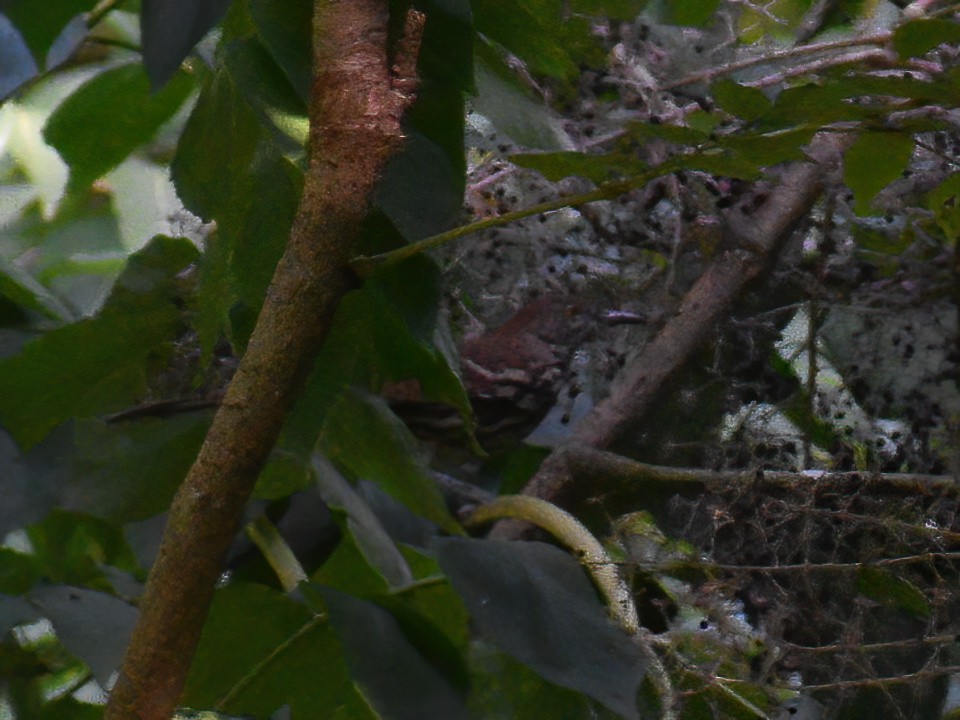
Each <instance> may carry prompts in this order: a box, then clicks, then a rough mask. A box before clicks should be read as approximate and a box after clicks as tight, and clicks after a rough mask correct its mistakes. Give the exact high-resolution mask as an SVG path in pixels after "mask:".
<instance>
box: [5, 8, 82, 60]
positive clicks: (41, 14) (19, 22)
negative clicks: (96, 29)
mask: <svg viewBox="0 0 960 720" xmlns="http://www.w3.org/2000/svg"><path fill="white" fill-rule="evenodd" d="M94 5H95V3H94V2H93V1H92V0H57V2H43V3H32V2H10V1H9V0H7V1H5V2H3V3H2V7H0V9H2V11H3V13H4V15H6V16H7V18H8V19H9V20H10V22H11V23H13V25H14V26H16V28H17V30H19V31H20V34H21V35H23V39H24V40H25V41H26V43H27V45H28V46H29V47H30V50H31V51H32V53H33V57H34V58H36V59H37V60H38V61H39V60H42V59H43V58H45V57H46V56H47V53H48V52H49V51H50V46H51V45H53V42H54V40H56V39H57V37H58V36H59V35H60V33H61V32H62V31H63V29H64V27H65V26H66V25H67V23H69V22H70V20H71V19H72V18H73V17H74V16H75V15H78V14H79V13H83V12H86V11H88V10H90V9H91V8H92V7H93V6H94ZM38 64H40V65H42V63H38Z"/></svg>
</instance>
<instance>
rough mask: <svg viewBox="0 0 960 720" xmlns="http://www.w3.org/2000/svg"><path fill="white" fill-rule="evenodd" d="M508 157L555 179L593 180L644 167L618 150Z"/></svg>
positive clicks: (598, 180) (612, 178)
mask: <svg viewBox="0 0 960 720" xmlns="http://www.w3.org/2000/svg"><path fill="white" fill-rule="evenodd" d="M510 161H511V162H513V163H515V164H517V165H519V166H520V167H527V168H530V169H532V170H536V171H537V172H538V173H540V174H541V175H543V176H544V177H545V178H547V180H551V181H553V182H556V181H557V180H562V179H563V178H566V177H570V176H571V175H579V176H580V177H584V178H587V179H588V180H592V181H593V182H595V183H602V182H606V181H607V180H615V179H618V178H621V177H624V176H630V175H636V174H638V173H640V172H643V170H645V169H646V167H645V166H644V164H643V163H642V162H640V161H639V160H637V159H636V158H633V157H629V156H626V155H624V154H622V153H610V154H607V155H588V154H587V153H579V152H573V151H565V152H555V153H537V154H519V155H511V156H510Z"/></svg>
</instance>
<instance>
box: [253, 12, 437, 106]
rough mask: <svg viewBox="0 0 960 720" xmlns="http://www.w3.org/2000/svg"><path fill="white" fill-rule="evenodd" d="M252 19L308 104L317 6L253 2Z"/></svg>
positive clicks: (294, 86)
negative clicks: (314, 20)
mask: <svg viewBox="0 0 960 720" xmlns="http://www.w3.org/2000/svg"><path fill="white" fill-rule="evenodd" d="M250 16H251V17H252V18H253V21H254V23H256V25H257V27H258V28H259V30H260V40H261V41H262V42H263V44H264V45H265V46H266V48H267V50H268V51H269V52H270V55H271V56H273V59H274V61H276V63H277V65H279V66H280V68H281V69H282V70H283V73H284V74H285V75H286V76H287V80H288V81H289V82H290V84H291V85H292V86H293V88H294V89H295V90H296V91H297V94H298V95H299V96H300V98H301V99H302V100H303V101H304V102H307V100H309V98H310V78H311V68H312V66H313V53H312V51H311V39H312V34H313V33H312V30H313V6H312V5H311V4H310V3H305V2H302V1H301V0H250ZM431 19H432V16H431Z"/></svg>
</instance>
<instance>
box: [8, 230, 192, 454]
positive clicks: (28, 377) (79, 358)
mask: <svg viewBox="0 0 960 720" xmlns="http://www.w3.org/2000/svg"><path fill="white" fill-rule="evenodd" d="M196 257H197V250H196V248H195V247H194V246H193V245H192V244H191V243H190V242H189V241H187V240H184V239H172V238H165V237H162V236H159V237H157V238H155V239H154V240H153V241H151V243H150V244H148V245H147V246H146V247H145V248H144V249H143V250H141V251H140V252H139V253H137V254H136V255H132V256H131V257H130V260H129V261H128V263H127V267H126V269H125V270H124V272H123V274H122V275H121V276H120V277H119V278H118V280H117V282H116V285H115V286H114V290H113V293H112V294H111V296H110V298H109V299H108V301H107V303H106V305H105V306H104V309H103V310H102V311H101V313H100V314H99V315H98V316H97V317H95V318H92V319H89V320H82V321H80V322H78V323H74V324H73V325H67V326H65V327H62V328H58V329H57V330H53V331H52V332H49V333H47V334H46V335H44V336H43V337H41V338H39V339H37V340H34V341H33V342H31V343H28V344H27V345H26V346H24V348H23V350H21V352H19V353H18V354H16V355H14V356H12V357H9V358H6V359H4V360H0V419H2V421H3V423H4V426H5V427H6V429H7V430H8V431H9V432H10V433H11V434H12V435H13V436H14V438H16V440H17V441H18V442H19V443H20V444H21V446H23V447H25V448H26V447H30V446H31V445H33V444H35V443H36V442H37V441H39V440H40V439H41V438H42V437H43V436H44V435H46V434H47V432H49V430H50V429H51V428H53V427H54V426H55V425H57V424H59V423H61V422H63V421H64V420H66V419H67V418H70V417H85V416H90V415H93V414H96V413H106V412H110V411H112V410H118V409H120V408H121V407H122V406H123V405H125V404H126V403H129V402H131V401H132V400H133V399H134V398H136V397H137V396H138V395H140V394H141V393H142V392H143V390H144V387H145V379H146V370H147V368H148V366H149V365H150V361H151V360H152V361H154V362H156V361H157V360H159V359H161V358H162V357H163V356H165V355H166V354H167V352H168V344H169V343H170V342H171V341H172V340H173V338H174V335H175V331H176V328H177V324H178V321H179V319H180V312H179V311H178V310H177V308H176V306H175V305H174V304H173V300H174V297H175V295H176V291H177V290H176V280H175V276H176V275H177V274H178V273H179V272H181V271H182V270H183V269H184V267H186V266H187V265H188V264H189V263H190V262H192V261H194V260H195V259H196Z"/></svg>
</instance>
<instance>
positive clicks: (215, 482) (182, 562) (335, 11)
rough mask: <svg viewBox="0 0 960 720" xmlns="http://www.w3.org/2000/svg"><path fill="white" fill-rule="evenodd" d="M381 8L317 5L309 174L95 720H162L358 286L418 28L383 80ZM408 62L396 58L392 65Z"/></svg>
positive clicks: (412, 23)
mask: <svg viewBox="0 0 960 720" xmlns="http://www.w3.org/2000/svg"><path fill="white" fill-rule="evenodd" d="M387 8H388V4H387V2H386V0H315V3H314V18H313V46H314V57H313V62H314V77H313V85H312V89H311V99H310V107H309V114H310V165H309V169H308V171H307V175H306V178H305V184H304V191H303V197H302V199H301V202H300V207H299V209H298V212H297V216H296V218H295V220H294V223H293V227H292V229H291V232H290V239H289V241H288V243H287V249H286V251H285V253H284V255H283V257H282V259H281V260H280V262H279V264H278V266H277V269H276V272H275V274H274V277H273V280H272V282H271V284H270V287H269V288H268V290H267V295H266V299H265V301H264V305H263V309H262V310H261V313H260V317H259V319H258V321H257V325H256V328H255V329H254V331H253V335H252V337H251V338H250V342H249V345H248V347H247V350H246V353H245V355H244V357H243V360H242V362H241V363H240V366H239V368H238V369H237V373H236V375H235V376H234V378H233V380H232V382H231V383H230V386H229V388H228V389H227V393H226V396H225V398H224V401H223V403H222V405H221V406H220V408H219V410H218V412H217V414H216V416H215V418H214V420H213V424H212V425H211V427H210V430H209V432H208V434H207V438H206V440H205V442H204V444H203V447H202V448H201V450H200V454H199V456H198V457H197V460H196V462H195V464H194V465H193V467H192V468H191V469H190V472H189V474H188V475H187V478H186V480H185V481H184V483H183V485H182V486H181V487H180V489H179V491H178V493H177V495H176V497H175V498H174V501H173V505H172V507H171V509H170V519H169V521H168V523H167V528H166V531H165V532H164V537H163V542H162V544H161V547H160V553H159V556H158V558H157V561H156V563H155V564H154V566H153V569H152V570H151V573H150V577H149V579H148V582H147V587H146V591H145V593H144V596H143V599H142V602H141V605H140V620H139V622H138V624H137V627H136V629H135V630H134V634H133V638H132V639H131V642H130V645H129V647H128V648H127V653H126V657H125V658H124V661H123V665H122V666H121V669H120V677H119V679H118V681H117V684H116V686H115V688H114V689H113V692H112V695H111V697H110V702H109V704H108V706H107V710H106V714H105V720H169V718H170V717H171V715H172V714H173V711H174V709H175V707H176V705H177V702H178V700H179V698H180V694H181V692H182V690H183V686H184V683H185V680H186V676H187V672H188V670H189V667H190V663H191V661H192V659H193V655H194V652H195V650H196V646H197V643H198V642H199V639H200V634H201V631H202V629H203V624H204V621H205V620H206V616H207V612H208V610H209V606H210V602H211V600H212V598H213V590H214V585H215V583H216V581H217V578H218V577H219V575H220V572H221V569H222V565H223V560H224V557H225V555H226V552H227V549H228V548H229V546H230V544H231V542H232V541H233V538H234V536H235V535H236V533H237V531H238V530H239V527H240V522H241V517H242V514H243V510H244V507H245V505H246V503H247V499H248V498H249V496H250V493H251V492H252V490H253V486H254V483H255V482H256V479H257V476H258V475H259V473H260V470H261V469H262V467H263V464H264V462H265V461H266V458H267V456H268V454H269V453H270V450H271V448H272V447H273V444H274V442H275V441H276V438H277V436H278V434H279V432H280V428H281V426H282V424H283V421H284V418H285V417H286V415H287V412H288V411H289V409H290V408H291V406H292V405H293V403H294V401H295V399H296V397H297V394H298V391H299V389H300V387H301V385H302V382H303V380H304V378H305V376H306V374H307V372H308V371H309V369H310V367H311V365H312V363H313V360H314V358H315V357H316V354H317V352H318V350H319V348H320V345H321V344H322V342H323V340H324V338H325V337H326V336H327V334H328V332H329V330H330V327H331V324H332V321H333V316H334V312H335V310H336V308H337V305H338V303H339V301H340V299H341V298H342V297H343V295H344V294H345V293H346V292H347V291H348V290H349V289H350V288H351V287H353V286H354V285H355V283H356V279H355V276H354V275H353V274H352V272H351V271H350V270H349V269H348V267H347V261H348V260H349V259H350V257H351V256H352V255H353V245H354V240H355V237H356V233H357V228H358V227H359V226H360V222H361V220H362V219H363V216H364V213H365V212H366V208H367V199H368V196H369V195H370V193H371V191H372V190H373V188H374V186H375V184H376V182H377V180H378V179H379V176H380V173H381V171H382V169H383V167H384V164H385V163H386V161H387V159H388V158H389V157H390V156H391V155H392V154H393V153H394V152H396V150H397V149H398V148H399V147H400V144H401V141H402V137H403V136H402V133H401V128H400V121H401V118H402V116H403V113H404V112H405V110H406V109H407V107H409V105H410V104H411V103H412V100H413V90H414V89H415V85H416V79H415V77H411V76H404V75H402V73H401V72H400V71H403V70H406V71H408V72H409V70H410V68H412V67H414V66H415V62H411V61H410V59H411V57H410V56H411V55H412V56H413V57H415V54H416V52H417V50H418V48H419V37H420V33H421V31H422V26H423V16H422V15H420V14H419V13H413V12H412V11H411V14H410V16H408V22H407V23H406V25H405V32H406V36H405V37H404V38H403V39H402V41H401V44H400V48H401V51H400V53H398V56H397V58H395V63H394V69H393V70H391V68H390V65H389V64H388V56H387V37H388V34H387V33H388V9H387ZM402 54H406V57H400V55H402Z"/></svg>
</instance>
